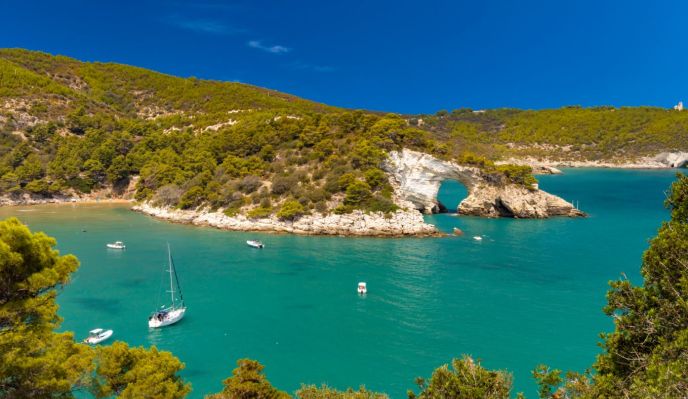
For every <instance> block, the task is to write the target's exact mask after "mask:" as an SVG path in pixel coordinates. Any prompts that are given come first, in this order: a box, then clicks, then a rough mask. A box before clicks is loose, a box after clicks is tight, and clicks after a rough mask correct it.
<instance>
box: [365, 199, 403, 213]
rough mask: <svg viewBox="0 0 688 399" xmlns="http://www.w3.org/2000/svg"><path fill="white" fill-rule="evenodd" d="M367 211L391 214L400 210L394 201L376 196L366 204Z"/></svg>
mask: <svg viewBox="0 0 688 399" xmlns="http://www.w3.org/2000/svg"><path fill="white" fill-rule="evenodd" d="M366 209H367V210H369V211H371V212H383V213H390V212H395V211H396V210H397V209H399V207H398V206H396V204H394V202H392V200H390V199H389V198H385V197H383V196H381V195H376V196H374V197H373V198H371V199H370V200H368V202H367V203H366Z"/></svg>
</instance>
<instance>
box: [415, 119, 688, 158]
mask: <svg viewBox="0 0 688 399" xmlns="http://www.w3.org/2000/svg"><path fill="white" fill-rule="evenodd" d="M418 118H420V119H422V123H421V125H422V127H423V129H425V130H428V131H430V132H433V135H434V137H436V138H438V139H440V140H442V141H445V140H446V141H449V142H451V143H453V144H455V145H458V146H462V147H465V148H466V149H470V150H471V151H475V152H477V153H481V154H483V155H486V156H488V157H491V158H498V157H506V156H534V157H536V158H537V157H543V158H549V159H555V160H557V159H560V160H632V159H634V158H636V157H639V156H651V155H656V154H657V153H659V152H662V151H676V150H682V151H687V150H688V112H679V111H674V110H669V109H664V108H656V107H621V108H614V107H594V108H582V107H564V108H561V109H548V110H540V111H533V110H528V111H523V110H517V109H496V110H485V111H472V110H470V109H458V110H455V111H452V112H451V113H449V112H446V111H440V112H438V113H437V114H435V115H423V116H419V117H418ZM415 122H416V124H418V119H416V120H415Z"/></svg>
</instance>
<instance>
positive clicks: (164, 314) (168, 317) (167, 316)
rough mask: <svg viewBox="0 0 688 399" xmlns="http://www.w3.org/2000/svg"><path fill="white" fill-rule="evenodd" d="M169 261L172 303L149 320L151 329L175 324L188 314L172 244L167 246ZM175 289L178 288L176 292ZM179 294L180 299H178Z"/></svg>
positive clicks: (161, 308)
mask: <svg viewBox="0 0 688 399" xmlns="http://www.w3.org/2000/svg"><path fill="white" fill-rule="evenodd" d="M167 259H168V264H169V269H168V270H167V271H168V272H169V274H170V290H169V291H168V292H169V293H170V299H171V302H172V303H171V304H170V305H162V306H161V307H160V309H159V310H156V311H155V312H153V314H151V315H150V317H149V318H148V327H150V328H159V327H165V326H169V325H170V324H174V323H176V322H178V321H179V320H181V319H182V318H184V314H185V313H186V306H184V296H183V295H182V287H181V286H180V285H179V278H178V277H177V271H176V270H175V268H174V261H173V260H172V251H171V250H170V244H167ZM175 287H176V288H177V290H176V291H175ZM177 294H178V295H179V298H177Z"/></svg>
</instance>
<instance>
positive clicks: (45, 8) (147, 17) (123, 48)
mask: <svg viewBox="0 0 688 399" xmlns="http://www.w3.org/2000/svg"><path fill="white" fill-rule="evenodd" d="M108 3H109V5H106V2H104V1H69V0H66V1H46V2H40V1H26V0H22V1H16V0H0V9H1V10H2V14H3V17H2V23H0V47H23V48H29V49H34V50H42V51H46V52H49V53H54V54H63V55H68V56H72V57H75V58H79V59H82V60H91V61H113V62H120V63H126V64H131V65H137V66H142V67H145V68H151V69H155V70H158V71H161V72H165V73H170V74H174V75H179V76H196V77H200V78H211V79H219V80H232V81H241V82H245V83H250V84H254V85H259V86H264V87H269V88H273V89H276V90H281V91H285V92H288V93H292V94H296V95H299V96H302V97H306V98H309V99H313V100H316V101H321V102H324V103H328V104H332V105H339V106H344V107H351V108H366V109H375V110H384V111H390V112H404V113H429V112H435V111H437V110H439V109H448V110H451V109H454V108H460V107H470V108H474V109H482V108H498V107H518V108H554V107H560V106H563V105H572V104H580V105H586V106H587V105H616V106H621V105H656V106H665V107H669V106H671V105H673V104H674V103H675V102H677V101H679V100H681V99H682V100H686V101H688V75H687V74H686V72H687V71H688V41H687V40H686V26H688V25H686V18H687V17H688V2H685V1H657V2H649V1H634V0H629V1H611V0H609V1H605V0H597V1H587V0H577V1H556V0H549V1H528V0H525V1H458V0H457V1H435V2H432V1H402V0H395V1H349V2H336V3H335V2H329V1H322V0H320V1H259V0H256V1H218V0H200V1H195V2H192V1H181V0H178V1H177V0H166V1H148V0H139V1H136V2H127V1H118V2H108Z"/></svg>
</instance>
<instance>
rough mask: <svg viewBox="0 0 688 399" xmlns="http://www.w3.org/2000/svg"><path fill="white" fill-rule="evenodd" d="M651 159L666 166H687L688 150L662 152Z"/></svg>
mask: <svg viewBox="0 0 688 399" xmlns="http://www.w3.org/2000/svg"><path fill="white" fill-rule="evenodd" d="M653 160H654V161H656V162H658V163H660V164H662V165H665V167H668V168H685V167H688V152H663V153H661V154H658V155H657V156H655V157H654V159H653Z"/></svg>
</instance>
